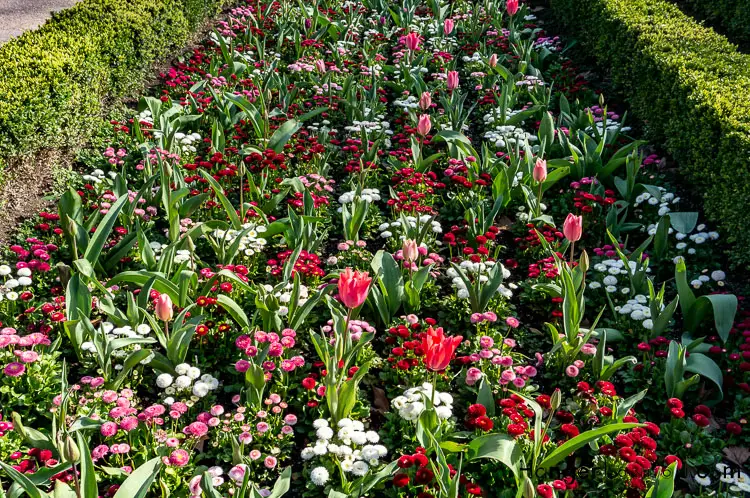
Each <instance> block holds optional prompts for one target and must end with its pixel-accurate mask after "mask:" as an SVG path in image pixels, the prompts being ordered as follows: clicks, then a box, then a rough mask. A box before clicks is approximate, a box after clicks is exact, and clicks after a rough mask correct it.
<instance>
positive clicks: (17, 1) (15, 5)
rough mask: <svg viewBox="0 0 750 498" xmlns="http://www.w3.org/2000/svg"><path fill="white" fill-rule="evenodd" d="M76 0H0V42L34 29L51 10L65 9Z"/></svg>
mask: <svg viewBox="0 0 750 498" xmlns="http://www.w3.org/2000/svg"><path fill="white" fill-rule="evenodd" d="M77 1H78V0H0V43H3V42H6V41H8V40H10V39H11V38H13V37H15V36H18V35H20V34H21V33H23V32H24V31H27V30H29V29H34V28H36V27H38V26H40V25H41V24H43V23H44V21H46V20H47V19H49V17H50V13H51V12H52V11H58V10H62V9H67V8H68V7H72V6H73V5H75V4H76V2H77Z"/></svg>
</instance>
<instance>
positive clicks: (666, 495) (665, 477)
mask: <svg viewBox="0 0 750 498" xmlns="http://www.w3.org/2000/svg"><path fill="white" fill-rule="evenodd" d="M675 477H677V462H672V463H671V464H670V465H669V467H667V469H666V470H665V471H664V472H663V473H661V474H659V475H658V476H657V478H656V482H655V483H654V485H653V486H651V489H649V490H648V492H647V493H646V498H671V497H672V495H673V494H674V481H675Z"/></svg>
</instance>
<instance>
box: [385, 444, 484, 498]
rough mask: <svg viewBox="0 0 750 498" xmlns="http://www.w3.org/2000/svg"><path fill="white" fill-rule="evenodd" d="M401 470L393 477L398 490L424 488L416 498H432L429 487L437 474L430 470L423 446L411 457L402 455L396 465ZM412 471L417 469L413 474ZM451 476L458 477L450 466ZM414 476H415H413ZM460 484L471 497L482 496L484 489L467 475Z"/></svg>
mask: <svg viewBox="0 0 750 498" xmlns="http://www.w3.org/2000/svg"><path fill="white" fill-rule="evenodd" d="M396 465H397V466H398V468H399V469H401V470H400V471H399V472H397V473H396V474H395V475H394V476H393V480H392V483H393V485H394V486H395V487H397V488H405V487H407V486H409V485H413V486H424V489H423V491H421V492H420V493H418V494H416V495H415V496H416V498H431V497H434V495H433V494H432V493H431V492H430V491H428V490H429V485H430V484H431V483H432V481H433V480H434V479H435V473H434V472H433V471H432V470H431V469H430V460H429V458H428V457H427V455H426V451H425V449H424V448H422V447H421V446H419V447H417V448H416V449H415V452H414V453H413V454H411V455H407V454H405V455H401V456H400V457H399V459H398V461H397V463H396ZM412 469H415V470H414V471H413V472H412ZM448 469H449V472H450V476H451V477H454V476H455V475H456V470H455V469H454V468H453V466H452V465H451V464H448ZM411 474H413V475H411ZM459 482H460V483H461V485H462V486H464V488H465V489H466V493H467V494H468V495H470V496H481V495H482V488H481V487H480V486H479V485H478V484H476V483H473V482H471V481H470V480H469V478H467V477H466V475H465V474H462V475H461V477H460V478H459Z"/></svg>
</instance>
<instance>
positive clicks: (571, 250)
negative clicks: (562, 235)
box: [570, 240, 576, 266]
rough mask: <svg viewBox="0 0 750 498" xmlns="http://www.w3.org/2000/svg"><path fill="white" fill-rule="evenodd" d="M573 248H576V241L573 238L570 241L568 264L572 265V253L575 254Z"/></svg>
mask: <svg viewBox="0 0 750 498" xmlns="http://www.w3.org/2000/svg"><path fill="white" fill-rule="evenodd" d="M575 249H576V241H575V240H573V241H571V242H570V265H571V266H573V261H574V260H575V258H574V257H573V255H574V254H575Z"/></svg>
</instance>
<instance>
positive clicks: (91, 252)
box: [83, 195, 128, 265]
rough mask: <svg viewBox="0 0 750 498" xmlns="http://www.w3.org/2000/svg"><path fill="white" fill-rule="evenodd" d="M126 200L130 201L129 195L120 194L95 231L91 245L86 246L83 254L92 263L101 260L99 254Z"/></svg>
mask: <svg viewBox="0 0 750 498" xmlns="http://www.w3.org/2000/svg"><path fill="white" fill-rule="evenodd" d="M126 202H128V196H127V195H123V196H120V198H119V199H117V200H116V201H115V203H114V204H112V206H111V207H110V208H109V211H107V214H106V215H105V216H104V218H103V219H102V221H101V222H99V226H98V227H97V228H96V232H94V236H93V237H92V238H91V240H90V241H89V245H88V246H87V247H86V252H85V253H84V255H83V257H84V258H85V259H87V260H88V262H89V263H91V264H92V265H94V264H96V262H97V261H98V260H99V255H100V254H101V253H102V249H104V244H106V243H107V238H108V237H109V234H110V233H111V232H112V228H114V226H115V223H116V222H117V216H118V215H119V214H120V211H121V210H122V208H123V206H125V203H126Z"/></svg>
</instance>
